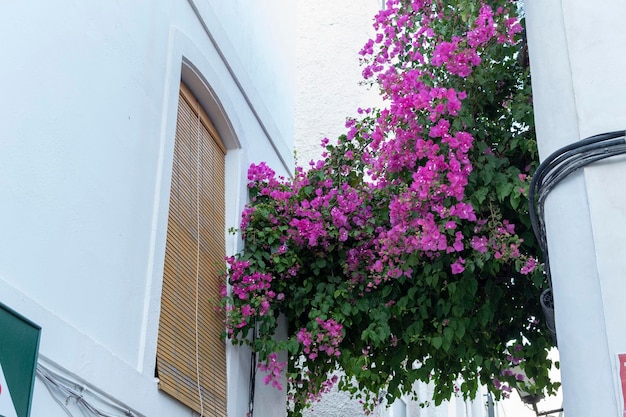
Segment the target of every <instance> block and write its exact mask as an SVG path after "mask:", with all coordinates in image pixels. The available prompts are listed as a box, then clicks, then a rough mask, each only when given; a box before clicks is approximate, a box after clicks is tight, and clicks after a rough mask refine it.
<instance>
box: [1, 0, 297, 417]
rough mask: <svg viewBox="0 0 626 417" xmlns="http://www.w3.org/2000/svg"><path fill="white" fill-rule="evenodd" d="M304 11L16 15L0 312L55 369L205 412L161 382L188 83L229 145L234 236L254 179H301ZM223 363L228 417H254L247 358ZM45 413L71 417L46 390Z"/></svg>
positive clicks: (8, 13)
mask: <svg viewBox="0 0 626 417" xmlns="http://www.w3.org/2000/svg"><path fill="white" fill-rule="evenodd" d="M293 13H294V12H293V9H292V8H291V7H289V6H284V5H280V4H278V2H276V1H271V0H268V1H263V2H256V3H255V6H254V7H249V6H248V2H246V1H243V0H241V1H229V2H221V1H211V2H202V3H201V5H200V2H198V4H196V3H194V2H193V1H192V0H189V1H184V0H171V1H159V2H157V1H150V0H140V1H134V2H101V3H93V2H89V3H82V2H78V3H77V2H71V1H59V2H35V1H23V2H11V3H7V4H5V5H4V6H3V11H2V13H1V14H0V37H2V39H5V40H7V42H3V43H2V46H0V53H1V54H2V56H3V65H2V66H1V67H0V120H2V122H1V123H0V201H2V204H0V301H1V302H3V303H5V304H7V305H8V306H9V307H11V308H13V309H14V310H16V311H18V312H19V313H21V314H23V315H25V316H26V317H28V318H30V319H31V320H33V321H34V322H36V323H38V324H39V325H41V326H42V328H43V331H42V338H41V347H40V354H41V357H42V360H43V361H45V362H46V363H48V364H50V365H51V366H58V369H59V370H61V371H63V372H67V373H68V374H70V375H73V376H74V377H75V378H78V379H79V381H81V382H82V383H84V384H86V385H87V386H90V387H92V388H94V389H96V390H99V391H101V392H102V393H104V394H106V395H107V396H109V397H110V398H113V399H115V400H116V401H118V402H120V403H124V404H126V405H128V406H129V407H130V408H131V409H132V410H133V411H135V412H137V413H139V414H140V415H144V416H157V415H167V416H175V415H190V414H191V412H190V411H189V410H188V409H185V408H184V407H182V406H180V405H179V404H178V403H177V402H176V401H174V400H172V399H171V398H170V397H168V396H167V395H164V394H162V393H160V392H158V390H157V388H156V381H155V379H154V364H155V352H156V337H157V326H158V317H159V316H158V313H159V303H160V282H161V277H162V269H163V257H164V248H165V234H166V225H167V208H168V199H169V188H170V182H169V181H170V177H171V163H172V152H173V138H174V132H175V123H176V107H177V97H178V89H179V83H180V80H181V76H182V77H183V78H185V80H186V81H187V82H188V83H189V84H190V86H191V87H192V89H193V90H194V92H195V93H196V94H197V95H198V96H199V99H200V101H201V102H202V104H203V105H204V106H205V108H206V109H207V111H208V112H209V114H210V115H211V117H213V118H214V121H215V123H216V125H217V127H218V130H219V131H220V134H221V135H222V138H223V139H224V141H225V142H226V145H227V147H228V149H229V151H228V154H227V208H228V209H227V226H237V225H238V222H239V219H238V213H240V211H241V208H242V206H243V203H244V202H245V199H246V196H247V193H246V188H245V174H246V169H247V166H248V165H249V164H250V163H251V162H259V161H261V160H265V161H268V163H270V164H271V165H272V166H273V167H274V168H275V169H277V170H278V171H279V172H280V173H281V174H288V173H289V172H291V170H292V162H293V156H292V151H291V149H292V134H293V82H292V80H293V78H294V75H293V74H294V71H293V66H290V64H289V63H290V62H293V56H294V54H295V53H294V49H293V46H292V45H290V44H289V42H285V41H284V40H285V39H293V34H292V30H293V24H292V23H290V18H289V16H290V15H292V14H293ZM267 19H276V22H277V24H276V25H274V27H273V29H272V30H271V31H267V30H266V29H265V28H266V26H267ZM212 39H213V40H215V41H216V42H217V45H218V46H217V47H216V45H215V44H214V43H213V42H212ZM8 40H10V41H8ZM277 45H280V47H277ZM244 46H245V48H244ZM183 63H185V69H184V71H183V70H182V66H183ZM227 239H228V240H227V244H228V245H227V251H228V252H229V253H233V252H234V251H236V249H237V245H238V242H237V241H236V240H235V239H234V238H233V237H230V236H229V237H228V238H227ZM227 355H228V372H229V415H233V416H241V415H245V412H246V411H247V393H248V388H247V378H248V366H249V356H248V355H247V353H246V352H245V351H242V350H238V349H232V348H229V349H228V351H227ZM257 395H258V396H263V398H264V401H262V402H261V404H262V405H260V406H259V407H258V408H257V413H259V414H260V415H272V416H274V415H275V416H280V415H283V414H284V396H283V395H284V393H278V392H275V391H273V390H269V389H267V390H266V388H265V387H263V386H262V384H261V386H260V387H257ZM32 415H33V416H43V415H45V416H51V417H55V416H62V415H63V416H65V415H66V414H64V412H63V410H62V409H61V408H60V407H58V406H56V405H54V403H52V401H51V400H50V398H49V397H48V394H47V392H46V391H45V389H43V387H42V386H41V385H40V383H39V382H37V385H36V388H35V396H34V402H33V411H32Z"/></svg>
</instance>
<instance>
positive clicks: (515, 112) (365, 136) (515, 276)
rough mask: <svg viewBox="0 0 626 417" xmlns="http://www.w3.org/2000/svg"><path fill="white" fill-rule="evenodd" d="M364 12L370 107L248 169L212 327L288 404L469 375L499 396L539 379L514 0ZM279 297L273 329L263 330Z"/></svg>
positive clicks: (543, 356)
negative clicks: (315, 149)
mask: <svg viewBox="0 0 626 417" xmlns="http://www.w3.org/2000/svg"><path fill="white" fill-rule="evenodd" d="M374 22H375V23H374V25H375V29H376V37H375V39H372V40H370V41H368V42H367V44H366V45H365V46H364V48H363V49H362V51H361V55H362V61H363V68H364V69H363V77H364V82H365V83H370V84H371V85H373V86H374V87H375V88H379V89H380V92H381V94H382V96H383V99H384V106H383V107H382V108H381V109H359V112H358V117H355V118H352V119H349V120H348V122H347V125H346V128H347V129H346V134H345V135H344V136H341V137H340V138H339V139H338V140H333V141H330V140H328V139H325V140H324V141H323V143H322V145H323V147H324V153H323V158H322V159H321V160H319V161H317V162H312V163H311V164H310V166H308V167H307V168H306V169H304V168H297V169H296V172H295V174H294V177H293V178H289V179H285V178H279V177H277V176H276V175H275V173H274V171H273V170H272V169H271V168H270V167H269V166H267V165H266V164H264V163H262V162H261V163H259V164H255V165H252V166H251V167H250V169H249V173H248V180H249V189H250V196H251V198H250V203H249V205H248V206H247V208H246V209H245V211H244V213H243V216H242V222H241V227H240V233H241V236H242V237H243V239H244V243H245V249H244V250H243V252H242V253H240V254H238V255H237V256H235V257H233V258H231V259H229V273H228V283H229V287H228V290H226V289H225V291H224V300H223V306H224V308H225V309H226V312H227V337H228V338H230V339H231V340H232V341H233V342H234V343H235V344H250V345H251V347H252V349H254V350H255V351H256V352H257V354H258V357H259V361H260V362H259V365H258V366H259V368H260V369H261V370H262V371H265V372H266V376H265V382H266V383H268V384H273V385H274V386H276V387H277V388H284V389H286V390H287V392H288V399H289V400H288V403H289V410H290V411H289V412H290V415H293V416H298V415H300V414H301V412H302V410H303V409H304V408H305V407H307V406H308V405H309V404H310V403H311V402H314V401H315V400H317V399H319V397H320V396H321V395H323V394H324V393H325V392H327V391H328V390H330V389H331V388H332V387H333V386H337V387H338V388H339V389H340V390H345V391H349V392H350V393H352V394H353V396H354V397H356V398H359V399H360V400H361V401H362V402H363V404H364V407H365V409H366V410H372V409H373V407H374V406H375V405H376V404H377V402H378V401H380V398H381V393H385V394H384V395H385V396H386V398H387V400H388V401H392V400H393V399H394V398H397V397H398V396H400V395H401V394H402V393H405V394H410V393H411V391H412V387H413V386H414V383H415V382H416V381H424V382H430V383H432V384H433V385H434V398H432V399H425V398H420V399H419V400H421V401H427V400H428V401H430V400H432V401H434V402H435V403H440V402H441V401H443V400H445V399H448V398H450V397H451V396H453V395H462V396H464V397H466V398H468V397H473V396H474V395H475V394H476V393H477V389H478V387H479V385H480V384H484V385H485V386H487V387H488V388H489V390H491V391H492V392H493V393H494V394H495V396H496V398H500V397H501V396H506V395H507V393H508V392H509V391H510V390H511V388H512V387H514V386H515V384H516V383H517V382H518V381H523V382H525V383H527V382H528V381H526V380H525V378H532V380H533V381H532V382H533V386H534V387H535V389H536V390H537V391H544V390H545V391H547V392H548V393H550V392H553V391H554V389H555V388H556V384H554V383H552V382H551V381H550V380H549V379H548V370H549V368H550V365H551V361H550V360H549V359H548V358H547V352H548V350H549V349H550V348H551V347H552V346H553V341H552V339H551V337H550V335H549V333H548V332H547V330H546V328H545V326H544V325H543V323H542V319H543V314H542V311H541V307H540V304H539V294H540V292H541V289H542V287H543V286H544V284H545V277H544V274H543V272H542V269H541V266H540V260H539V259H538V254H539V249H538V245H537V243H536V241H535V239H534V237H533V235H532V232H531V231H530V230H531V229H530V222H529V218H528V212H527V208H526V204H527V198H526V192H527V187H528V183H529V175H530V174H531V173H532V171H533V170H534V168H535V166H536V165H537V151H536V142H535V139H534V130H533V120H532V105H531V90H530V75H529V68H528V62H527V54H526V52H525V44H524V41H523V27H522V23H523V22H522V21H521V20H520V19H519V18H518V15H517V7H516V4H515V3H514V2H510V1H508V0H492V1H485V2H483V3H481V2H475V1H471V0H461V1H459V0H457V1H452V0H413V1H409V0H390V1H389V2H388V4H387V6H386V8H385V9H384V10H382V11H380V12H379V13H378V15H377V16H376V18H375V21H374ZM281 314H282V315H284V317H286V319H287V322H288V335H287V338H286V339H281V340H277V339H276V338H275V337H274V334H275V330H276V327H277V318H278V316H279V315H281ZM253 333H254V334H255V337H252V334H253ZM281 352H287V356H288V361H287V362H286V363H283V362H281V361H279V360H278V358H279V356H278V355H279V354H280V353H281ZM519 369H522V370H524V371H525V373H526V374H527V376H526V377H525V376H524V375H522V374H521V373H519ZM338 371H341V372H338ZM284 374H286V376H287V384H288V386H287V387H282V386H281V383H280V381H281V378H280V377H281V375H284Z"/></svg>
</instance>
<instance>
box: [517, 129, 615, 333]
mask: <svg viewBox="0 0 626 417" xmlns="http://www.w3.org/2000/svg"><path fill="white" fill-rule="evenodd" d="M623 154H626V131H624V130H619V131H614V132H608V133H602V134H599V135H595V136H591V137H589V138H586V139H583V140H580V141H578V142H575V143H572V144H569V145H567V146H564V147H562V148H561V149H558V150H557V151H555V152H553V153H552V154H550V155H549V156H548V157H547V158H546V159H545V160H544V161H543V162H542V163H541V164H540V165H539V167H538V168H537V170H536V171H535V174H534V175H533V177H532V180H531V182H530V186H529V189H528V211H529V214H530V222H531V225H532V228H533V232H534V234H535V237H536V238H537V242H538V243H539V247H540V248H541V251H542V252H543V255H544V263H545V268H544V270H545V273H546V277H547V281H548V288H547V289H546V290H544V292H543V293H542V294H541V305H542V308H544V313H546V310H547V309H552V310H553V309H554V303H553V298H552V275H551V273H550V258H549V256H548V242H547V236H546V228H545V218H544V206H545V202H546V199H547V198H548V194H549V193H550V192H551V191H552V190H553V189H554V188H555V187H556V186H557V185H558V184H559V183H560V182H561V181H562V180H563V179H565V178H566V177H568V176H569V175H571V174H572V173H574V172H575V171H577V170H578V169H580V168H582V167H584V166H586V165H589V164H591V163H593V162H597V161H601V160H603V159H606V158H610V157H613V156H617V155H623ZM546 323H547V325H548V329H549V330H550V332H551V333H552V335H553V336H554V338H555V341H556V328H555V327H554V315H553V314H552V316H551V317H548V314H546Z"/></svg>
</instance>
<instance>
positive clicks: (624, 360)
mask: <svg viewBox="0 0 626 417" xmlns="http://www.w3.org/2000/svg"><path fill="white" fill-rule="evenodd" d="M618 357H619V379H620V382H621V385H622V397H623V399H624V405H623V408H622V410H624V411H623V413H624V417H626V353H620V354H619V355H618Z"/></svg>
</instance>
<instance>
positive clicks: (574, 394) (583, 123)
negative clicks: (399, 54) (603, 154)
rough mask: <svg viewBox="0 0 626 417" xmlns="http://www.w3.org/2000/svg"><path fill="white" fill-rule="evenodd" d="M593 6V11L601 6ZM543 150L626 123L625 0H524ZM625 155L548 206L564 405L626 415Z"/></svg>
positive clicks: (581, 178) (577, 178)
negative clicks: (624, 359)
mask: <svg viewBox="0 0 626 417" xmlns="http://www.w3.org/2000/svg"><path fill="white" fill-rule="evenodd" d="M594 6H595V7H594ZM525 9H526V14H527V25H528V42H529V51H530V59H531V71H532V77H533V91H534V106H535V121H536V127H537V137H538V141H539V147H540V154H541V156H542V157H543V158H545V157H546V156H547V155H549V154H550V153H551V152H553V151H555V150H557V149H559V148H561V147H562V146H565V145H567V144H569V143H572V142H575V141H577V140H579V139H583V138H586V137H589V136H591V135H595V134H599V133H605V132H610V131H613V130H619V129H624V127H625V126H626V102H625V101H624V99H623V97H624V95H625V94H626V84H625V83H623V82H621V79H622V78H623V71H622V70H621V69H622V68H623V66H624V63H625V61H626V58H625V57H624V54H622V53H620V52H619V51H623V50H624V46H625V45H626V33H625V32H624V31H623V30H622V29H621V28H620V19H621V17H622V16H624V14H625V13H626V3H624V2H622V1H619V0H609V1H607V2H604V3H603V4H602V7H597V5H593V4H591V3H589V2H585V1H580V0H561V1H559V0H550V1H535V0H526V1H525ZM625 175H626V164H625V160H624V158H622V157H617V158H611V159H608V160H605V161H604V162H601V163H595V164H593V165H590V166H588V167H586V168H584V169H582V170H579V171H578V172H576V173H575V174H573V175H571V176H570V177H569V178H567V179H566V180H564V181H563V182H562V183H561V184H560V185H558V186H557V187H556V188H555V189H554V191H553V192H552V193H551V194H550V196H549V197H548V200H547V202H546V226H547V237H548V247H549V252H550V264H551V269H552V277H553V278H552V279H553V286H554V289H553V290H554V298H555V312H556V326H557V336H558V340H559V353H560V358H561V376H562V382H563V396H564V408H565V412H566V414H567V416H568V417H576V416H589V415H603V416H604V415H606V416H618V415H620V416H621V415H622V408H623V405H622V404H623V400H622V399H621V398H622V397H621V396H622V393H621V388H620V386H619V381H620V379H619V368H618V363H617V354H619V353H623V352H626V332H624V321H623V317H624V316H625V315H626V304H624V303H623V301H622V297H621V295H622V294H624V293H625V292H626V281H625V280H624V279H623V277H624V273H625V272H626V258H625V257H624V254H623V248H624V243H625V242H624V236H626V197H625V194H624V192H623V182H622V181H621V180H620V178H622V177H624V176H625Z"/></svg>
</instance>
